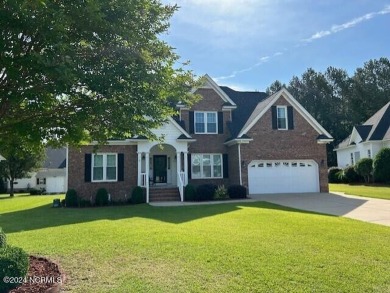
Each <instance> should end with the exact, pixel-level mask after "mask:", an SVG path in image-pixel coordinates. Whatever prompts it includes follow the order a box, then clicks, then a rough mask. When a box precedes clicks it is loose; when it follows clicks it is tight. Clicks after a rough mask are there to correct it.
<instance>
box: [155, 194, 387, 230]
mask: <svg viewBox="0 0 390 293" xmlns="http://www.w3.org/2000/svg"><path fill="white" fill-rule="evenodd" d="M254 201H267V202H270V203H274V204H278V205H281V206H287V207H291V208H295V209H299V210H306V211H313V212H318V213H323V214H329V215H335V216H342V217H347V218H351V219H356V220H360V221H365V222H369V223H375V224H380V225H385V226H390V200H385V199H376V198H368V197H358V196H353V195H346V194H343V193H339V192H337V193H336V192H334V193H303V194H302V193H299V194H298V193H296V194H258V195H251V199H245V200H229V201H209V202H154V203H151V205H153V206H160V207H161V206H187V205H202V204H222V203H241V202H254Z"/></svg>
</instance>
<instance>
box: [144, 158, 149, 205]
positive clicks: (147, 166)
mask: <svg viewBox="0 0 390 293" xmlns="http://www.w3.org/2000/svg"><path fill="white" fill-rule="evenodd" d="M145 173H146V202H147V203H149V153H145Z"/></svg>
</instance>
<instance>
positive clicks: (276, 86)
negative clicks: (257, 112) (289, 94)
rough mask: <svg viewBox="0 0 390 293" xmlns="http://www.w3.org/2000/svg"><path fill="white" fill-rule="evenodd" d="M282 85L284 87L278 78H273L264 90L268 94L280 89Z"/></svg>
mask: <svg viewBox="0 0 390 293" xmlns="http://www.w3.org/2000/svg"><path fill="white" fill-rule="evenodd" d="M283 87H286V85H285V84H284V83H281V82H280V81H279V80H275V81H274V82H273V83H272V84H271V85H270V86H269V87H267V88H266V90H265V92H266V93H267V94H268V95H272V94H274V93H276V92H278V91H280V90H281V89H282V88H283Z"/></svg>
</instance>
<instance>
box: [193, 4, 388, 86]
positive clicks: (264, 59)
mask: <svg viewBox="0 0 390 293" xmlns="http://www.w3.org/2000/svg"><path fill="white" fill-rule="evenodd" d="M193 1H196V0H193ZM199 1H201V0H199ZM389 13H390V5H387V6H385V8H384V9H382V10H380V11H377V12H371V13H367V14H365V15H363V16H360V17H357V18H354V19H352V20H350V21H347V22H345V23H342V24H337V25H332V26H331V28H330V29H328V30H323V31H319V32H316V33H314V34H313V35H312V36H311V37H309V38H307V39H303V40H302V41H301V42H299V43H297V44H296V45H294V46H293V47H294V48H299V47H302V46H306V45H308V43H311V42H314V41H316V40H319V39H322V38H324V37H327V36H330V35H332V34H335V33H338V32H341V31H343V30H346V29H350V28H352V27H354V26H356V25H358V24H360V23H362V22H365V21H368V20H370V19H372V18H375V17H377V16H380V15H384V14H389ZM284 51H288V49H287V48H285V49H284ZM281 55H283V53H282V52H280V51H277V52H275V53H273V54H271V55H270V56H264V57H261V58H260V60H259V61H258V62H256V63H254V65H252V66H250V67H246V68H244V69H241V70H235V71H233V72H232V73H231V74H229V75H226V76H220V77H216V78H215V79H216V80H217V81H220V80H226V79H231V78H234V77H236V76H237V75H238V74H240V73H243V72H247V71H251V70H253V69H255V68H256V67H258V66H260V65H262V64H264V63H265V62H268V61H269V60H270V59H271V58H275V57H277V56H281Z"/></svg>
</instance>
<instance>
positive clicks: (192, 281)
mask: <svg viewBox="0 0 390 293" xmlns="http://www.w3.org/2000/svg"><path fill="white" fill-rule="evenodd" d="M52 199H53V197H52V196H48V197H46V196H25V197H15V198H11V199H1V200H0V223H1V224H0V225H1V226H2V227H3V229H4V230H5V232H6V233H8V234H7V235H8V239H9V242H10V244H12V245H16V246H20V247H22V248H24V249H25V250H27V251H28V252H29V253H30V254H37V255H43V256H46V257H49V258H50V259H52V260H55V261H57V262H59V263H60V265H61V266H62V268H63V269H64V270H65V272H66V273H67V275H68V279H67V282H66V286H65V289H66V290H67V291H69V292H389V291H390V275H389V265H390V245H388V244H389V243H390V228H389V227H385V226H380V225H374V224H369V223H364V222H360V221H355V220H351V219H346V218H339V217H333V216H326V215H320V214H315V213H309V212H301V211H297V210H293V209H289V208H284V207H280V206H276V205H272V204H268V203H264V202H257V203H250V202H248V203H227V204H218V205H201V206H182V207H152V206H149V205H146V204H143V205H138V206H119V207H118V206H117V207H105V208H86V209H70V208H68V209H62V208H59V209H53V208H51V207H50V206H51V203H52Z"/></svg>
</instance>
